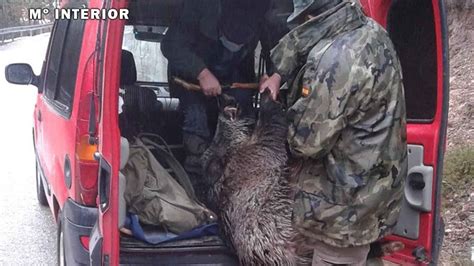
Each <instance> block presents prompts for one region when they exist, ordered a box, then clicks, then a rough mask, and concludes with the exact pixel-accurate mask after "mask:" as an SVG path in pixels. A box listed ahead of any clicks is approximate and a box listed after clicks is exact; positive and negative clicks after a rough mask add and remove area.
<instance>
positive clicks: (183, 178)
mask: <svg viewBox="0 0 474 266" xmlns="http://www.w3.org/2000/svg"><path fill="white" fill-rule="evenodd" d="M150 137H151V138H156V139H158V140H159V141H160V142H162V143H163V145H159V144H157V143H156V142H154V141H152V140H151V139H150ZM139 139H140V140H141V141H142V142H143V143H144V144H145V145H149V146H152V147H153V148H154V149H155V150H156V152H157V153H158V155H159V156H160V157H161V158H163V159H164V160H165V161H166V163H167V164H168V166H169V167H170V168H171V170H172V171H173V173H174V174H175V175H176V179H177V181H178V182H179V183H180V184H181V186H183V188H184V190H185V191H186V193H187V194H188V196H189V197H190V198H191V199H193V200H195V201H198V200H197V198H196V193H195V192H194V188H193V185H192V183H191V180H190V178H189V176H188V174H187V173H186V171H185V170H184V168H183V166H182V165H181V164H180V163H179V161H178V160H177V159H176V157H174V155H173V153H172V151H171V149H170V147H169V146H168V144H167V143H166V142H165V140H164V139H163V138H162V137H161V136H159V135H156V134H150V133H142V134H140V135H139Z"/></svg>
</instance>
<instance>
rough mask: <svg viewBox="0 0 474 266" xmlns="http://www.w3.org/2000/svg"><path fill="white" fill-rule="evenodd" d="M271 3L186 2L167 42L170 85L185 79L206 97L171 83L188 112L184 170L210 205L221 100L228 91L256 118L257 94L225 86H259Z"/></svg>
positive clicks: (266, 50)
mask: <svg viewBox="0 0 474 266" xmlns="http://www.w3.org/2000/svg"><path fill="white" fill-rule="evenodd" d="M270 4H271V3H270V0H259V1H253V0H192V1H184V6H183V9H182V13H181V14H180V17H179V18H178V19H177V20H176V21H175V23H174V24H172V25H171V26H170V27H169V30H168V32H167V33H166V36H165V38H164V40H163V42H162V45H161V49H162V52H163V55H164V56H165V57H166V58H167V59H168V62H169V65H168V68H169V76H170V80H173V77H179V78H180V79H183V80H186V81H188V82H191V83H198V84H199V85H200V87H201V89H202V92H194V91H187V90H186V89H184V88H181V87H179V86H178V85H177V84H173V83H172V82H170V86H171V91H172V95H173V96H174V97H178V98H179V99H180V106H181V110H182V111H183V112H184V123H183V142H184V146H185V150H186V160H185V163H184V167H185V169H186V171H187V172H188V174H189V175H190V176H191V178H192V180H194V181H193V182H194V185H195V190H196V192H197V194H198V197H199V198H200V199H201V200H205V197H206V196H205V194H206V191H207V189H208V184H206V182H204V180H203V178H202V174H201V172H202V164H201V155H202V154H203V152H204V151H205V149H206V148H207V146H208V144H209V142H210V140H211V138H212V132H213V131H214V127H215V125H214V124H215V122H211V121H212V120H213V119H214V121H215V119H216V117H217V112H216V111H217V107H216V105H217V101H216V98H215V97H213V96H217V95H219V94H221V93H222V92H223V91H225V93H226V94H229V95H232V96H233V97H235V98H236V100H237V101H238V103H239V105H240V107H241V108H242V110H243V112H244V113H245V114H248V115H251V114H252V113H253V96H254V94H255V92H254V91H251V90H248V89H247V90H246V89H226V88H223V86H224V85H228V84H232V83H236V82H238V83H249V82H255V81H256V75H255V62H254V61H255V58H254V57H255V49H256V47H257V44H258V42H259V41H260V42H261V44H262V53H263V54H268V55H269V53H270V47H271V45H270V44H269V41H268V40H269V34H268V23H267V19H266V18H267V16H266V13H267V12H268V11H269V9H270Z"/></svg>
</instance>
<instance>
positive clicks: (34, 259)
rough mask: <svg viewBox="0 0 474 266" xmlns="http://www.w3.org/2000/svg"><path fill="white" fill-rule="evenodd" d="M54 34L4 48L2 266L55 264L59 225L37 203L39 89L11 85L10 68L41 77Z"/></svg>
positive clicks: (0, 84)
mask: <svg viewBox="0 0 474 266" xmlns="http://www.w3.org/2000/svg"><path fill="white" fill-rule="evenodd" d="M48 38H49V35H48V34H43V35H39V36H35V37H27V38H22V39H19V40H16V41H15V42H13V43H10V44H6V45H2V46H0V123H1V125H0V217H1V218H0V219H1V222H0V265H55V263H56V225H55V222H54V219H53V216H52V214H51V211H50V210H49V208H47V207H41V206H40V205H39V204H38V202H37V200H36V190H35V189H36V188H35V164H34V151H33V143H32V136H31V128H32V125H33V119H32V117H33V108H34V103H35V98H36V88H35V87H33V86H15V85H11V84H8V83H7V82H6V81H5V77H4V67H5V66H6V65H7V64H10V63H17V62H23V63H29V64H30V65H32V67H33V69H34V71H35V73H36V74H39V72H40V69H41V64H42V61H43V59H44V55H45V51H46V47H47V45H48Z"/></svg>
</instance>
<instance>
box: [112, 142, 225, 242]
mask: <svg viewBox="0 0 474 266" xmlns="http://www.w3.org/2000/svg"><path fill="white" fill-rule="evenodd" d="M165 146H166V144H165ZM150 148H151V149H153V151H154V152H155V154H156V155H157V157H158V158H160V159H162V160H164V162H165V163H166V165H167V166H168V167H169V168H170V169H171V171H172V172H173V173H174V175H175V176H176V179H175V178H173V176H171V174H170V173H169V172H168V171H167V170H166V169H165V167H163V165H162V164H160V163H159V162H158V160H157V159H156V158H155V156H154V155H153V153H152V152H151V150H150ZM121 173H122V174H123V175H124V176H125V177H126V187H125V192H124V198H125V202H126V204H127V207H128V212H130V213H132V214H136V215H137V216H138V218H139V220H140V222H141V223H144V224H148V225H156V226H161V227H163V228H164V229H165V230H167V231H169V232H172V233H175V234H180V233H183V232H187V231H190V230H192V229H194V228H196V227H199V226H202V225H204V224H209V223H213V222H215V221H216V215H215V214H214V213H213V212H212V211H210V210H209V209H207V208H206V207H205V206H204V205H203V204H202V203H200V202H199V201H198V200H197V199H196V196H195V194H194V190H193V187H192V185H191V182H190V180H189V177H188V175H187V174H186V172H185V171H184V169H183V167H182V166H181V165H180V163H179V162H178V161H177V160H176V158H175V157H174V156H173V155H172V153H171V150H169V149H168V150H166V149H165V148H163V146H160V145H158V144H156V143H154V142H152V141H151V140H150V139H148V138H141V139H140V138H135V143H134V144H132V145H130V155H129V159H128V162H127V164H126V165H125V167H124V168H123V169H122V170H121Z"/></svg>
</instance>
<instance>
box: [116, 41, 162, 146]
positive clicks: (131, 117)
mask: <svg viewBox="0 0 474 266" xmlns="http://www.w3.org/2000/svg"><path fill="white" fill-rule="evenodd" d="M120 87H121V88H122V89H123V90H124V91H125V93H124V95H123V96H122V98H123V106H122V110H123V112H122V114H121V117H120V129H121V131H122V136H124V137H126V138H128V139H129V140H130V139H131V138H133V137H136V136H137V135H138V134H139V133H143V132H147V133H154V132H155V131H156V129H155V127H156V123H154V119H155V118H156V117H157V116H159V115H158V113H159V112H161V111H162V109H163V104H162V103H161V102H160V101H158V98H157V95H156V93H155V91H154V90H153V89H151V88H147V87H140V86H139V85H138V84H137V68H136V65H135V59H134V58H133V54H132V53H131V52H130V51H127V50H122V65H121V70H120Z"/></svg>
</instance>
